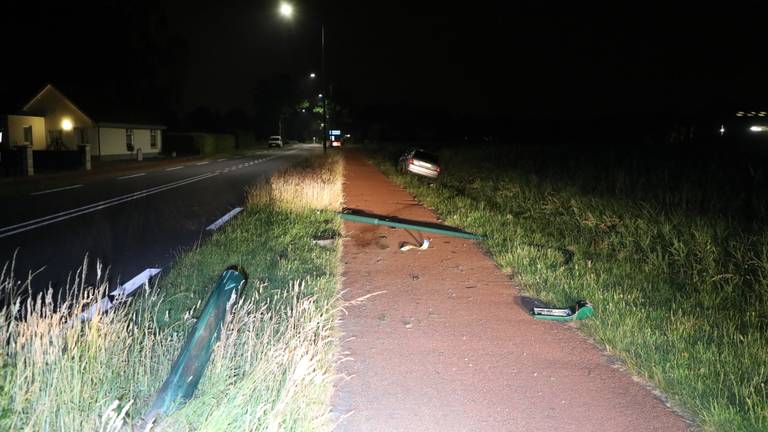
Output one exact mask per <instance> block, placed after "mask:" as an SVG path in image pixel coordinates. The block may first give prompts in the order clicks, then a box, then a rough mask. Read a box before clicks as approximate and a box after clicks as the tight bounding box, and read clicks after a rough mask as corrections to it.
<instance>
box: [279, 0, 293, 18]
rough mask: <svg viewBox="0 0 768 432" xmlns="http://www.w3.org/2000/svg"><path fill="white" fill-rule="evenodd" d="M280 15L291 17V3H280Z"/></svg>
mask: <svg viewBox="0 0 768 432" xmlns="http://www.w3.org/2000/svg"><path fill="white" fill-rule="evenodd" d="M280 15H282V16H284V17H285V18H292V17H293V5H292V4H290V3H285V2H282V3H280Z"/></svg>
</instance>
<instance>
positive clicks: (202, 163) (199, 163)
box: [195, 161, 210, 165]
mask: <svg viewBox="0 0 768 432" xmlns="http://www.w3.org/2000/svg"><path fill="white" fill-rule="evenodd" d="M208 162H210V161H205V162H198V163H196V164H195V165H205V164H207V163H208Z"/></svg>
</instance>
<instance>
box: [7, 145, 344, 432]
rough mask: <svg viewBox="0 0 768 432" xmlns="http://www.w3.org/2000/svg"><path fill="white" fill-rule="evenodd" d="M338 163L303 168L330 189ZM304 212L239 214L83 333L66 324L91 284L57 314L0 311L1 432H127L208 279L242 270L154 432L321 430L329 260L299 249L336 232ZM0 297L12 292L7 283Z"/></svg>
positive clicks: (326, 220) (46, 305)
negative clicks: (214, 338) (195, 377)
mask: <svg viewBox="0 0 768 432" xmlns="http://www.w3.org/2000/svg"><path fill="white" fill-rule="evenodd" d="M338 164H339V161H338V160H326V161H324V162H323V163H321V164H319V165H315V166H316V167H317V169H319V170H332V171H333V170H335V171H333V172H335V173H336V175H335V176H315V177H314V178H315V179H317V180H316V181H321V180H319V179H322V181H323V182H326V186H327V187H329V188H333V187H336V186H337V185H338V184H340V182H341V177H340V171H338V170H339V168H329V167H328V165H336V166H337V167H338ZM302 172H303V173H305V174H308V175H312V174H313V173H314V172H315V171H312V170H309V171H307V170H306V169H305V168H302ZM288 175H289V174H288V173H286V174H284V176H288ZM318 188H319V186H318ZM292 202H294V203H295V202H296V201H295V200H292ZM324 205H326V204H324ZM315 206H316V203H311V204H307V205H306V206H305V209H303V210H291V209H288V208H286V207H284V206H282V205H280V203H279V202H276V201H275V200H268V201H257V202H254V203H251V204H249V205H248V208H247V209H246V211H245V212H243V214H242V215H241V216H239V217H238V218H237V219H235V220H234V221H232V222H231V224H230V225H228V226H226V227H225V228H223V229H222V230H221V231H220V232H218V233H216V234H214V235H213V236H212V238H210V239H208V241H206V242H205V243H204V244H202V245H201V246H200V247H198V248H196V249H194V250H192V251H190V252H188V253H187V254H185V255H184V256H181V257H180V258H179V259H178V261H177V263H176V265H175V266H174V267H173V268H172V269H171V270H170V271H168V272H167V274H166V275H165V276H164V277H163V278H161V279H160V281H159V283H157V284H156V285H155V286H152V287H145V288H144V290H143V292H142V293H141V294H139V295H138V296H136V297H135V298H133V299H132V300H130V301H129V303H128V304H126V305H123V306H122V307H119V308H116V309H114V310H113V312H110V313H107V314H104V315H98V316H97V317H96V318H95V319H94V320H92V321H90V322H85V323H79V322H77V319H76V318H77V316H78V313H79V311H80V310H81V308H82V307H83V306H84V305H86V304H89V303H90V302H91V301H93V300H94V299H97V298H100V296H101V295H103V293H104V292H105V290H106V288H107V287H106V286H105V285H104V284H103V283H101V282H99V283H98V284H97V286H95V287H85V286H82V282H81V281H75V282H73V283H80V286H78V287H75V286H73V287H72V288H78V289H72V290H71V291H70V293H71V294H70V295H68V296H66V297H65V300H64V302H63V303H61V302H55V301H54V300H53V296H52V295H50V294H49V295H48V296H47V297H38V298H34V299H29V300H27V303H26V304H21V303H19V302H11V303H10V304H8V305H6V306H4V307H3V308H2V309H1V310H0V319H2V323H1V325H0V336H1V337H3V339H4V340H5V341H6V344H5V346H4V348H3V349H2V350H1V351H0V353H1V354H0V378H1V380H0V392H2V401H1V402H0V403H1V404H2V405H0V407H1V409H0V430H52V431H53V430H55V431H68V430H109V431H112V430H115V431H116V430H130V429H131V428H132V427H133V426H134V425H136V424H138V422H139V420H140V419H141V416H142V414H143V413H144V411H145V410H146V408H147V406H148V404H149V403H150V402H151V399H152V397H153V395H154V393H155V392H156V391H157V389H158V388H159V386H160V384H161V383H162V382H163V380H164V379H165V377H166V375H167V373H168V371H169V369H170V366H171V363H172V362H173V360H174V359H175V357H176V355H177V354H178V352H179V349H180V347H181V344H182V343H183V342H184V340H185V337H186V334H187V332H188V330H189V329H190V328H191V326H192V324H193V323H194V317H195V316H196V314H197V313H198V312H199V309H200V308H201V305H202V303H203V302H204V300H205V298H206V297H207V294H208V290H209V289H210V287H211V286H212V284H213V282H214V281H215V279H216V277H217V275H218V274H219V273H220V272H221V271H222V270H223V269H224V268H225V267H226V266H227V265H229V264H232V263H239V264H241V265H243V267H245V268H246V269H247V270H248V272H249V274H250V275H251V280H250V281H249V283H248V284H247V286H246V287H245V289H244V291H243V292H242V293H241V295H240V297H239V299H237V301H236V303H235V304H234V305H233V307H232V308H231V313H230V315H229V316H228V318H227V321H226V324H225V328H224V331H223V332H222V338H221V340H220V341H219V343H218V344H217V346H216V348H215V351H214V354H213V356H212V358H211V361H210V363H209V365H208V368H207V370H206V373H205V375H204V377H203V380H202V381H201V383H200V386H199V387H198V390H197V392H196V394H195V397H194V398H193V399H192V400H191V401H189V402H188V403H187V404H186V405H185V406H184V407H182V408H181V409H179V410H178V411H176V412H174V413H172V414H171V415H169V416H167V417H166V418H163V419H162V420H161V421H160V422H159V423H158V424H157V425H155V426H154V427H153V430H174V431H175V430H206V431H208V430H211V431H215V430H221V431H231V430H313V431H314V430H327V429H330V428H331V426H332V425H331V423H330V420H329V417H328V412H329V398H330V394H331V391H332V385H331V379H332V377H333V364H332V362H333V358H334V352H335V341H336V334H335V319H336V310H337V307H338V293H337V263H338V255H337V254H338V250H337V249H335V248H331V249H326V248H319V247H317V246H316V245H314V244H313V243H312V241H311V240H312V238H313V237H314V236H318V235H323V234H327V233H328V232H329V231H334V230H336V231H337V230H338V221H337V220H336V218H335V217H334V216H333V214H332V213H330V212H329V211H328V210H315V209H314V208H313V207H315ZM0 287H1V288H2V289H4V290H5V291H6V292H18V291H19V289H20V288H23V286H22V285H21V284H20V283H19V282H18V281H15V280H14V279H13V277H12V274H11V272H9V271H5V272H3V273H2V276H0ZM75 293H77V294H75ZM17 298H18V297H17ZM19 311H22V312H21V313H22V314H23V317H20V316H19V315H20V312H19ZM20 318H22V319H20Z"/></svg>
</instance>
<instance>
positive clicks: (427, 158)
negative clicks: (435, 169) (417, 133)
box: [413, 150, 437, 165]
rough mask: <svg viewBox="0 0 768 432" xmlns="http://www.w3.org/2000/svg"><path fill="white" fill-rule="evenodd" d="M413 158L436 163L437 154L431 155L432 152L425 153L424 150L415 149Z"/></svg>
mask: <svg viewBox="0 0 768 432" xmlns="http://www.w3.org/2000/svg"><path fill="white" fill-rule="evenodd" d="M413 158H414V159H418V160H420V161H424V162H428V163H431V164H435V165H437V156H435V155H433V154H432V153H427V152H425V151H421V150H417V151H416V152H415V153H414V154H413Z"/></svg>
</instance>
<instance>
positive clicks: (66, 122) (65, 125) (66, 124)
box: [61, 118, 72, 131]
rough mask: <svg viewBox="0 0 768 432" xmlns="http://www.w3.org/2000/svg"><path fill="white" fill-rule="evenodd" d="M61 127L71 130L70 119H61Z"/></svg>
mask: <svg viewBox="0 0 768 432" xmlns="http://www.w3.org/2000/svg"><path fill="white" fill-rule="evenodd" d="M61 129H63V130H65V131H71V130H72V120H70V119H68V118H65V119H64V120H62V121H61Z"/></svg>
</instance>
